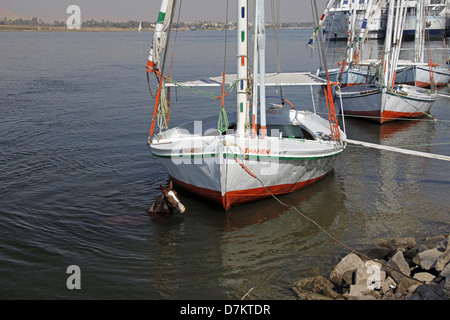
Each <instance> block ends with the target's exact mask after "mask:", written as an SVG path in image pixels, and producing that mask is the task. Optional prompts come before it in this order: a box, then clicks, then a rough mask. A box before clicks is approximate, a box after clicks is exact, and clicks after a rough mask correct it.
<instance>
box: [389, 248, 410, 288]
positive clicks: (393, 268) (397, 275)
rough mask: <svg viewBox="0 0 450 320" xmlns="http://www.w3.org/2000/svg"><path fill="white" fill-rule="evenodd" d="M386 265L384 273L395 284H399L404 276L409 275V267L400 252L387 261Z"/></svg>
mask: <svg viewBox="0 0 450 320" xmlns="http://www.w3.org/2000/svg"><path fill="white" fill-rule="evenodd" d="M387 265H388V268H386V272H387V274H388V275H389V276H391V277H392V279H394V281H395V282H396V283H399V282H400V280H401V279H402V278H403V277H404V276H405V275H406V276H409V275H410V270H409V265H408V263H407V262H406V260H405V258H404V257H403V253H402V252H401V251H397V253H396V254H394V255H393V256H392V258H391V259H389V261H388V263H387Z"/></svg>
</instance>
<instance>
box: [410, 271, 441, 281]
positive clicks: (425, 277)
mask: <svg viewBox="0 0 450 320" xmlns="http://www.w3.org/2000/svg"><path fill="white" fill-rule="evenodd" d="M413 278H414V279H417V280H419V281H421V282H423V283H425V284H430V283H431V282H432V281H433V280H434V278H436V277H435V276H434V275H432V274H431V273H428V272H418V273H416V274H415V275H414V276H413Z"/></svg>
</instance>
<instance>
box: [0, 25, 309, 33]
mask: <svg viewBox="0 0 450 320" xmlns="http://www.w3.org/2000/svg"><path fill="white" fill-rule="evenodd" d="M310 28H311V27H296V28H282V29H310ZM173 30H176V29H173ZM178 30H179V31H214V30H223V28H208V29H202V28H180V29H178ZM8 31H14V32H15V31H23V32H26V31H28V32H37V31H39V32H138V30H137V29H136V28H114V27H83V26H82V27H81V29H72V30H70V29H68V28H67V27H66V26H63V27H59V26H58V27H56V26H30V25H0V32H8ZM142 31H144V32H149V31H150V32H153V31H154V28H145V29H144V30H142Z"/></svg>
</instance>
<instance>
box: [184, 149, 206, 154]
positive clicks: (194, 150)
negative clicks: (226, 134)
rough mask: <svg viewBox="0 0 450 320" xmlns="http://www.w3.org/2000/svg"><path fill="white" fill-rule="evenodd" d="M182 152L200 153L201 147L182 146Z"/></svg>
mask: <svg viewBox="0 0 450 320" xmlns="http://www.w3.org/2000/svg"><path fill="white" fill-rule="evenodd" d="M183 152H184V153H201V152H202V148H184V149H183Z"/></svg>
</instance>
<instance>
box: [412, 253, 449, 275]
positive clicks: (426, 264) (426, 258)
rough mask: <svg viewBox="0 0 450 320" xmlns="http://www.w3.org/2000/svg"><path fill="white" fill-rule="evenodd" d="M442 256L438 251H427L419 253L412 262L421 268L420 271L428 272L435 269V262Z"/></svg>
mask: <svg viewBox="0 0 450 320" xmlns="http://www.w3.org/2000/svg"><path fill="white" fill-rule="evenodd" d="M441 254H442V252H441V251H439V250H438V249H436V248H434V249H428V250H425V251H422V252H419V253H418V254H417V255H416V256H415V257H414V259H413V262H414V263H416V264H417V265H419V266H420V267H422V269H425V270H430V269H431V268H434V267H435V263H436V260H437V259H438V258H439V257H440V255H441Z"/></svg>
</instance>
